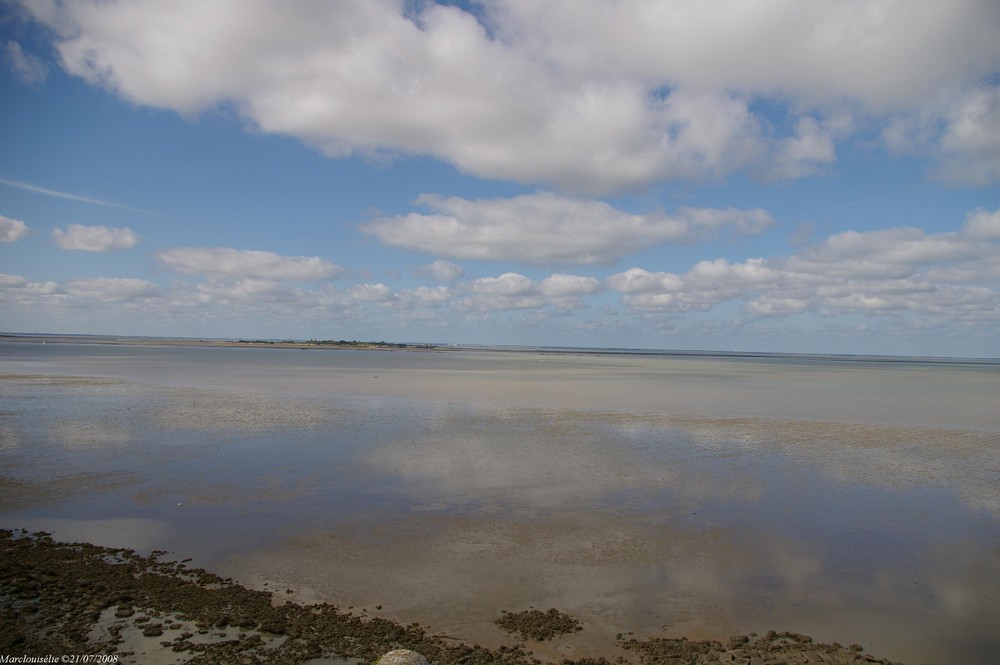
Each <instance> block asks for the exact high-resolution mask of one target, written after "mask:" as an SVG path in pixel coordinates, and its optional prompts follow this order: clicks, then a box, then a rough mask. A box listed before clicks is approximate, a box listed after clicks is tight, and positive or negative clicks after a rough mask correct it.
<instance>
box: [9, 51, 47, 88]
mask: <svg viewBox="0 0 1000 665" xmlns="http://www.w3.org/2000/svg"><path fill="white" fill-rule="evenodd" d="M3 60H4V63H5V64H6V65H7V67H8V68H10V71H11V72H13V74H14V76H16V77H17V78H18V79H20V80H21V81H23V82H25V83H27V84H29V85H37V84H40V83H44V82H45V79H46V78H48V76H49V68H48V66H47V65H46V64H45V63H44V62H42V60H41V59H40V58H38V57H36V56H33V55H31V54H30V53H25V52H24V49H22V48H21V45H20V44H19V43H17V42H15V41H14V40H8V41H7V43H5V44H4V47H3Z"/></svg>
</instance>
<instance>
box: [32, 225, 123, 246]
mask: <svg viewBox="0 0 1000 665" xmlns="http://www.w3.org/2000/svg"><path fill="white" fill-rule="evenodd" d="M52 238H53V239H54V240H55V242H56V245H57V246H58V247H59V248H60V249H72V250H79V251H83V252H109V251H111V250H114V249H128V248H129V247H135V246H136V245H137V244H139V241H140V240H142V238H140V237H139V235H138V234H136V233H135V232H134V231H132V229H129V228H120V229H118V228H108V227H107V226H83V225H82V224H70V225H69V226H68V227H67V228H66V230H63V229H55V230H54V231H52Z"/></svg>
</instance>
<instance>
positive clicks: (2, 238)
mask: <svg viewBox="0 0 1000 665" xmlns="http://www.w3.org/2000/svg"><path fill="white" fill-rule="evenodd" d="M29 233H31V228H29V227H28V225H27V224H25V223H24V222H22V221H21V220H19V219H11V218H10V217H4V216H3V215H0V242H17V241H18V240H21V239H23V238H26V237H27V236H28V234H29Z"/></svg>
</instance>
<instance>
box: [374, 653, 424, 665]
mask: <svg viewBox="0 0 1000 665" xmlns="http://www.w3.org/2000/svg"><path fill="white" fill-rule="evenodd" d="M376 665H427V659H426V658H424V657H423V656H421V655H420V654H419V653H417V652H416V651H411V650H409V649H393V650H392V651H390V652H389V653H387V654H385V655H384V656H382V657H381V658H379V659H378V663H376Z"/></svg>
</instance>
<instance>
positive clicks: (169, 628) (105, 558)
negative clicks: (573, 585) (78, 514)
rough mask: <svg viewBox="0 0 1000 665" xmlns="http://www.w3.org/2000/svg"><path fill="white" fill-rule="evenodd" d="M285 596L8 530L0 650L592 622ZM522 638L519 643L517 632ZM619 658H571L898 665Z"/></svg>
mask: <svg viewBox="0 0 1000 665" xmlns="http://www.w3.org/2000/svg"><path fill="white" fill-rule="evenodd" d="M288 591H289V590H277V591H272V592H268V591H256V590H251V589H247V588H245V587H243V586H241V585H240V584H237V583H235V582H234V581H233V580H231V579H228V578H222V577H219V576H217V575H215V574H213V573H210V572H208V571H206V570H204V569H202V568H193V567H189V566H187V563H186V561H176V560H171V559H170V557H168V556H167V553H166V552H163V551H153V552H152V553H150V554H149V555H143V554H140V553H138V552H136V551H134V550H131V549H115V548H108V547H100V546H96V545H91V544H86V543H63V542H57V541H55V540H53V539H52V537H51V535H50V534H48V533H45V532H38V533H29V532H27V531H24V530H18V531H12V530H0V653H3V654H7V655H18V656H21V655H27V656H40V657H43V656H48V655H56V656H61V655H66V654H114V655H115V656H116V657H117V662H120V663H191V664H199V663H200V664H205V663H236V664H239V663H273V664H286V663H313V664H318V663H338V662H339V663H345V662H348V663H349V662H355V663H360V662H366V663H370V662H373V661H375V660H376V659H377V658H378V657H379V656H381V655H382V654H384V653H385V652H387V651H390V650H392V649H398V648H405V649H412V650H414V651H417V652H419V653H421V654H423V655H424V656H425V657H426V658H427V660H428V661H429V662H430V663H432V664H439V665H493V664H496V665H538V664H539V663H543V662H551V659H547V660H540V659H539V656H538V655H536V654H535V652H534V651H533V648H534V647H536V645H537V643H538V642H540V641H558V640H559V639H560V637H561V636H562V635H566V634H569V633H574V632H578V631H580V630H584V628H582V627H581V624H580V623H579V622H578V621H577V620H576V619H575V618H574V617H572V616H569V615H567V614H565V613H563V612H560V611H559V610H557V609H554V608H553V609H550V610H548V611H544V612H543V611H541V610H535V609H530V610H526V611H518V612H511V611H504V610H502V609H500V608H498V615H499V617H498V619H497V624H498V625H499V626H500V627H501V628H503V629H504V630H505V631H507V632H509V633H511V634H512V640H511V643H510V644H503V645H500V646H498V647H496V648H486V647H483V646H480V645H477V644H469V643H466V642H463V641H461V640H455V639H454V638H450V637H448V636H447V635H444V634H440V633H435V634H430V633H429V632H428V630H427V629H426V628H425V627H423V626H421V625H420V624H418V623H409V624H406V625H404V624H402V623H400V622H396V621H391V620H388V619H386V618H382V617H379V616H374V615H369V614H368V612H367V611H366V610H365V611H361V612H360V613H357V612H354V611H352V610H351V609H350V608H349V609H347V610H344V609H341V608H339V607H337V606H334V605H331V604H328V603H320V604H315V605H304V604H299V603H295V602H292V601H290V600H288V599H287V598H283V596H285V595H287V594H288ZM515 637H516V638H518V639H515ZM617 644H618V647H619V649H618V652H617V653H615V654H608V656H606V657H604V656H598V657H589V658H584V659H579V660H576V661H573V660H569V659H563V660H562V661H561V662H562V663H563V664H564V665H570V664H572V663H579V664H580V665H611V664H612V663H615V664H617V665H626V664H634V665H674V664H678V665H679V664H681V663H683V664H685V665H698V664H705V663H728V664H733V665H763V664H764V663H775V664H781V663H785V664H793V663H795V664H798V663H811V662H817V663H819V662H822V663H831V664H834V665H864V664H873V665H874V664H880V665H890V661H889V660H885V659H879V658H876V657H874V656H871V655H868V654H865V653H863V650H862V649H861V647H859V646H857V645H851V646H846V647H845V646H842V645H840V644H837V643H833V644H818V643H814V642H813V640H812V639H811V638H809V637H807V636H804V635H798V634H794V633H787V632H780V633H779V632H769V633H767V634H766V635H763V636H758V635H755V634H750V635H738V636H734V637H732V638H730V639H729V640H728V641H726V642H725V643H723V642H719V641H714V640H688V639H683V638H681V639H677V638H667V637H652V638H649V639H644V640H637V639H634V638H633V637H631V634H630V633H619V634H618V635H617Z"/></svg>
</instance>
